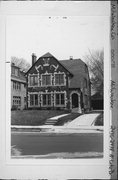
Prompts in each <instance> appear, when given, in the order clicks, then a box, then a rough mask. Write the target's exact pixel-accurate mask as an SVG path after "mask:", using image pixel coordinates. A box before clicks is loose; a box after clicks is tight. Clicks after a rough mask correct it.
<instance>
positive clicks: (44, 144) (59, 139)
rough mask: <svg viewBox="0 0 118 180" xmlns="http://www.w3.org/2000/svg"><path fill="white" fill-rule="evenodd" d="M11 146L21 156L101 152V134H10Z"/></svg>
mask: <svg viewBox="0 0 118 180" xmlns="http://www.w3.org/2000/svg"><path fill="white" fill-rule="evenodd" d="M11 146H12V147H14V148H16V149H17V150H18V151H19V152H20V153H21V155H46V154H52V153H71V154H72V153H77V152H79V153H88V152H99V153H102V152H103V133H85V134H84V133H78V134H41V133H39V132H27V133H24V132H22V133H19V132H12V134H11Z"/></svg>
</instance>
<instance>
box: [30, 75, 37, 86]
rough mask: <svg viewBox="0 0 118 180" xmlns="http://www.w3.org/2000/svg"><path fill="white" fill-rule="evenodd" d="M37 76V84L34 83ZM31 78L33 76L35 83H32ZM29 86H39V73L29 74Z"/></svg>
mask: <svg viewBox="0 0 118 180" xmlns="http://www.w3.org/2000/svg"><path fill="white" fill-rule="evenodd" d="M35 77H37V84H34V82H35ZM31 78H33V84H31ZM28 87H39V75H38V74H30V75H29V76H28Z"/></svg>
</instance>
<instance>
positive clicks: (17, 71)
mask: <svg viewBox="0 0 118 180" xmlns="http://www.w3.org/2000/svg"><path fill="white" fill-rule="evenodd" d="M11 73H12V75H15V76H19V68H16V67H14V66H12V70H11Z"/></svg>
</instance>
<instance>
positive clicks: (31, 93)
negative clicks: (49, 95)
mask: <svg viewBox="0 0 118 180" xmlns="http://www.w3.org/2000/svg"><path fill="white" fill-rule="evenodd" d="M33 94H37V95H38V105H30V95H33ZM39 95H40V93H38V92H30V93H28V107H40V98H39Z"/></svg>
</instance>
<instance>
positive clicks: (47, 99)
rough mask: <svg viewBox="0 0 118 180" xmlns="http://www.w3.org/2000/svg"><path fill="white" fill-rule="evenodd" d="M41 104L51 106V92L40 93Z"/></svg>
mask: <svg viewBox="0 0 118 180" xmlns="http://www.w3.org/2000/svg"><path fill="white" fill-rule="evenodd" d="M42 104H43V106H51V94H42Z"/></svg>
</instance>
